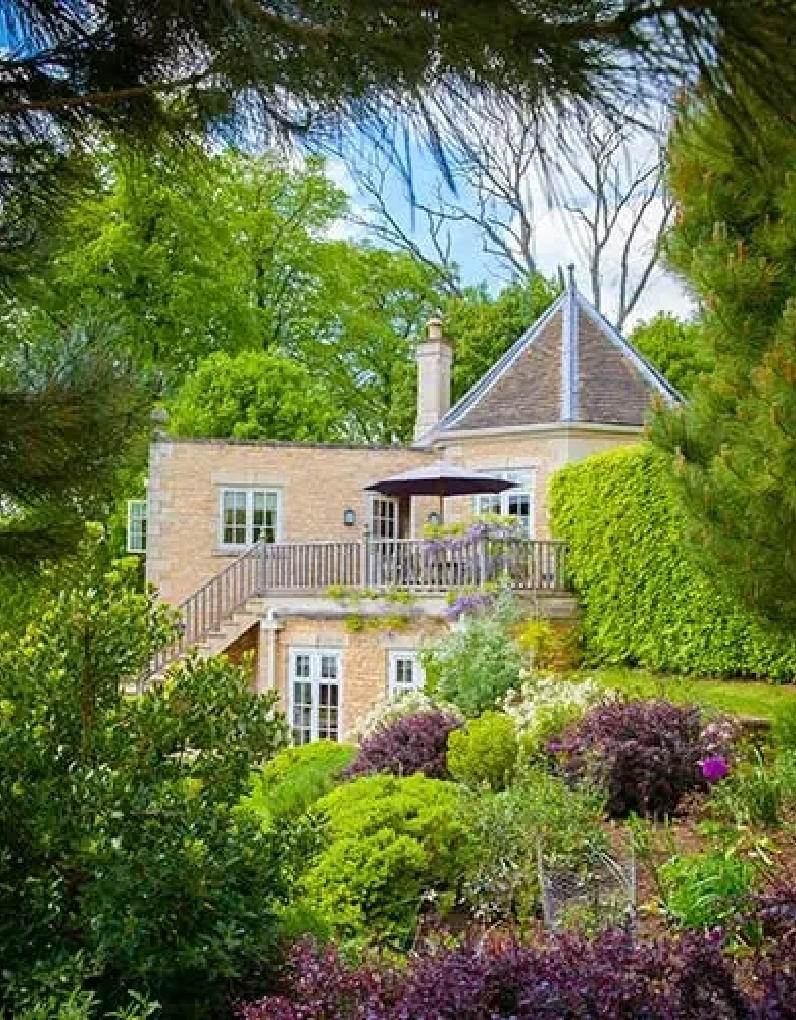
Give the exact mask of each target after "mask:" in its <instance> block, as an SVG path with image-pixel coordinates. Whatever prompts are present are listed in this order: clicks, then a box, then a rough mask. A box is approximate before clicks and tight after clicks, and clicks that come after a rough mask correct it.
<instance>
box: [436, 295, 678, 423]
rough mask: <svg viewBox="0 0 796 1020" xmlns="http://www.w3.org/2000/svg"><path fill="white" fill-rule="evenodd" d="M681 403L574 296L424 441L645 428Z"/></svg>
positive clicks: (561, 300)
mask: <svg viewBox="0 0 796 1020" xmlns="http://www.w3.org/2000/svg"><path fill="white" fill-rule="evenodd" d="M655 395H658V396H659V397H660V398H661V399H662V400H663V401H664V402H665V403H666V404H674V403H677V402H680V401H682V397H681V395H680V394H679V393H678V392H677V390H675V388H674V387H673V386H671V385H670V383H668V382H667V381H666V379H665V378H664V377H663V376H662V375H661V373H660V372H658V371H657V369H655V368H654V367H653V366H652V365H651V364H650V363H649V362H648V361H647V360H646V358H644V357H643V355H642V354H640V353H639V351H637V350H636V348H635V347H634V346H633V345H632V344H631V343H629V342H628V341H627V340H625V339H624V337H622V335H621V334H620V333H619V332H618V330H616V329H615V328H614V327H613V326H612V325H611V324H610V323H609V322H608V321H607V319H605V318H604V317H603V316H602V315H601V314H600V313H599V312H598V311H597V309H596V308H594V306H593V305H592V304H590V303H589V302H588V301H587V300H586V298H585V297H584V296H583V295H582V294H581V293H580V292H579V291H578V290H577V288H576V287H575V284H574V281H573V280H572V277H571V276H570V282H569V285H568V287H567V289H566V290H565V291H564V292H563V293H562V294H561V295H560V296H559V297H558V298H557V299H556V300H555V301H554V302H553V304H552V305H550V307H549V308H548V309H547V311H546V312H545V313H544V314H543V315H542V316H541V317H540V318H539V319H538V320H537V322H535V323H534V325H533V326H531V327H530V328H529V329H528V330H527V331H526V332H525V333H523V335H522V336H521V337H520V338H519V340H517V342H516V343H515V344H514V345H513V346H512V347H511V348H510V349H509V350H508V351H507V352H506V353H505V354H504V355H503V357H502V358H500V359H499V360H498V361H497V362H495V364H494V365H493V366H492V368H491V369H490V370H489V371H488V372H487V373H486V374H485V375H484V376H483V377H482V378H481V379H480V380H479V381H478V382H477V383H476V384H475V386H473V388H472V389H471V390H470V391H469V392H468V393H466V394H465V395H464V397H462V399H461V400H460V401H459V402H458V403H457V404H455V405H454V407H452V408H451V409H450V411H448V413H447V414H446V415H445V416H444V417H443V418H442V420H441V421H440V422H439V423H438V424H437V425H436V426H435V427H434V428H433V429H432V430H431V431H430V432H429V433H428V434H427V436H425V437H423V438H424V439H429V440H431V439H436V438H437V437H439V436H440V434H441V433H444V432H446V431H459V430H471V429H474V430H478V429H487V428H488V429H495V428H501V427H514V426H521V425H537V424H538V425H541V424H556V423H561V424H566V423H571V424H576V423H589V424H603V425H609V424H615V425H642V424H643V422H644V416H645V414H646V412H647V410H648V408H649V406H650V403H651V401H652V399H653V397H654V396H655Z"/></svg>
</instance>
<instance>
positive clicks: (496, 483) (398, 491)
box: [365, 461, 517, 520]
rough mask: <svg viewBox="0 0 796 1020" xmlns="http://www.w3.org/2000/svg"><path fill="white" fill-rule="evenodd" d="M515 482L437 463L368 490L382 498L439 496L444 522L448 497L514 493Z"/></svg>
mask: <svg viewBox="0 0 796 1020" xmlns="http://www.w3.org/2000/svg"><path fill="white" fill-rule="evenodd" d="M516 484H517V483H516V482H509V481H507V480H506V479H505V478H498V477H497V475H487V474H482V473H481V472H480V471H471V470H468V469H467V468H460V467H457V465H456V464H446V463H445V462H444V461H438V462H437V463H436V464H431V465H428V466H425V467H420V468H412V470H411V471H402V472H401V474H399V475H390V477H389V478H382V479H381V481H378V482H373V484H372V485H367V486H366V487H365V491H366V492H378V493H381V495H382V496H438V497H439V516H440V520H442V500H443V499H444V498H445V497H446V496H476V495H480V494H481V493H496V492H503V491H505V490H506V489H513V488H514V486H515V485H516Z"/></svg>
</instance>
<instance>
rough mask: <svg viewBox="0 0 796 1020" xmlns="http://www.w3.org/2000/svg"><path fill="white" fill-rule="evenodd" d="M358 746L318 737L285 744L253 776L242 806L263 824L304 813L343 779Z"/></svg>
mask: <svg viewBox="0 0 796 1020" xmlns="http://www.w3.org/2000/svg"><path fill="white" fill-rule="evenodd" d="M356 752H357V749H356V748H355V747H354V746H353V745H351V744H336V743H333V742H332V741H328V740H318V741H316V742H315V743H312V744H304V745H303V746H301V747H287V748H285V750H283V751H280V752H279V754H278V755H277V756H276V757H275V758H274V759H272V760H271V761H269V762H267V763H266V765H265V766H264V767H263V768H262V770H261V771H260V772H259V773H258V774H256V775H255V777H254V780H253V782H252V792H251V794H250V795H249V796H248V797H246V798H244V800H243V801H242V803H243V805H244V806H246V807H249V808H251V809H252V810H254V811H255V812H256V813H257V814H258V815H260V816H261V817H262V819H263V820H264V822H265V823H266V824H268V823H272V822H275V821H278V820H280V819H286V818H297V817H298V816H299V815H302V814H304V812H305V811H307V809H308V808H310V807H311V806H312V805H313V804H314V803H315V801H316V800H318V799H319V798H320V797H322V796H323V795H324V794H325V793H328V792H329V791H330V790H331V789H332V787H333V786H334V785H335V783H336V782H338V781H339V780H340V779H341V778H342V773H343V769H345V767H346V766H347V765H349V764H350V763H351V761H352V759H353V758H354V755H355V754H356Z"/></svg>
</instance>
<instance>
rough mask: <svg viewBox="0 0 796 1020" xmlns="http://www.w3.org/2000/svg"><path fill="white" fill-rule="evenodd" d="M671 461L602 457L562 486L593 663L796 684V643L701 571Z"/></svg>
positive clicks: (566, 473)
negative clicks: (689, 544)
mask: <svg viewBox="0 0 796 1020" xmlns="http://www.w3.org/2000/svg"><path fill="white" fill-rule="evenodd" d="M668 470H669V469H668V465H667V463H666V461H665V460H664V459H663V458H662V457H661V456H660V455H659V454H656V453H655V452H654V451H653V450H652V449H651V448H649V447H646V446H644V447H629V448H624V449H621V450H614V451H611V452H609V453H601V454H598V455H596V456H593V457H589V458H587V459H586V460H585V461H582V462H580V463H577V464H570V465H568V466H567V467H565V468H563V469H562V470H561V471H559V472H558V473H557V474H556V475H555V476H554V478H553V481H552V485H551V491H550V513H551V519H552V523H553V529H554V531H555V533H556V535H557V536H558V537H559V538H562V539H565V540H566V542H567V543H568V545H569V553H568V557H567V562H568V565H569V571H570V576H571V578H572V580H573V582H574V584H575V587H576V589H577V591H578V592H579V594H580V596H581V600H582V603H583V624H584V631H585V637H586V653H587V657H588V659H589V660H590V661H592V662H600V663H606V664H619V663H627V664H630V665H642V666H646V667H648V668H650V669H655V670H662V671H664V672H673V673H697V674H714V675H727V676H729V675H752V676H762V677H775V678H781V679H785V678H791V677H793V676H794V675H796V638H794V636H793V635H791V634H787V633H785V632H784V631H781V630H779V631H778V630H774V629H766V628H764V627H763V626H762V625H761V624H759V623H757V622H756V621H755V619H754V618H753V617H752V615H751V614H750V613H749V612H748V611H746V610H745V609H744V608H743V607H741V606H738V605H736V604H735V603H734V602H733V601H732V600H731V599H730V598H729V597H728V596H726V595H724V594H722V593H721V592H720V591H718V590H717V588H716V586H715V584H714V583H713V582H712V580H711V579H710V578H709V577H706V576H705V575H704V574H703V573H702V572H701V571H700V570H699V569H698V567H697V566H696V565H695V564H694V563H693V562H692V560H691V558H690V557H689V555H688V553H687V552H686V549H685V543H684V541H683V535H684V522H683V517H682V515H681V513H680V511H679V509H678V505H677V501H676V497H675V494H674V492H673V491H672V488H671V485H670V482H669V477H668Z"/></svg>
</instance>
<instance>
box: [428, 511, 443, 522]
mask: <svg viewBox="0 0 796 1020" xmlns="http://www.w3.org/2000/svg"><path fill="white" fill-rule="evenodd" d="M426 521H427V522H428V523H429V524H433V525H435V526H436V525H437V524H439V523H440V516H439V514H438V513H437V511H436V510H432V511H431V513H430V514H429V515H428V517H426Z"/></svg>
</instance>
